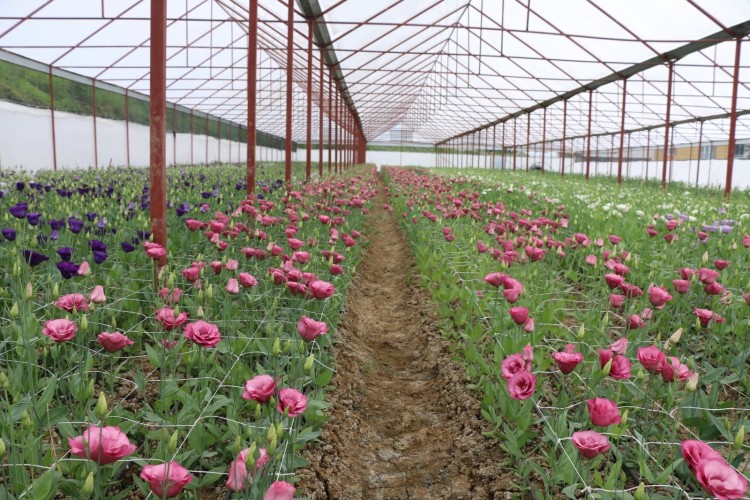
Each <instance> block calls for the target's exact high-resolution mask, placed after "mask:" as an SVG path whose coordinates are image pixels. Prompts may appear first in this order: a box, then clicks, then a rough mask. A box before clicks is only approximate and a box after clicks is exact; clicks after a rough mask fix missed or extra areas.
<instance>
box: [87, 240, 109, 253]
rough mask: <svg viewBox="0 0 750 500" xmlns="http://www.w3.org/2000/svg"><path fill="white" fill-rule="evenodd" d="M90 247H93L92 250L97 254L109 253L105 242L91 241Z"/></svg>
mask: <svg viewBox="0 0 750 500" xmlns="http://www.w3.org/2000/svg"><path fill="white" fill-rule="evenodd" d="M89 247H91V250H93V251H95V252H106V251H107V245H105V244H104V242H103V241H99V240H89Z"/></svg>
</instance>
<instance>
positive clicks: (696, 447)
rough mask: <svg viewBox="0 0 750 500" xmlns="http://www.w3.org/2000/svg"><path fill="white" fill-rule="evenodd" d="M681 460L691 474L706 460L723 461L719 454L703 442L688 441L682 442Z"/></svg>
mask: <svg viewBox="0 0 750 500" xmlns="http://www.w3.org/2000/svg"><path fill="white" fill-rule="evenodd" d="M681 449H682V458H684V459H685V463H686V464H687V466H688V467H689V468H690V470H691V471H693V473H695V468H696V467H697V466H698V464H699V463H700V462H703V461H706V460H724V457H722V456H721V453H719V452H718V451H716V450H714V449H713V448H711V447H710V446H709V445H707V444H706V443H704V442H703V441H698V440H694V439H688V440H685V441H683V442H682V445H681Z"/></svg>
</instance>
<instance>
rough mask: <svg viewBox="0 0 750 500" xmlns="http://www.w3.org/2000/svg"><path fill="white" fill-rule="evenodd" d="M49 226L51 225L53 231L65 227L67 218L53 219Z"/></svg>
mask: <svg viewBox="0 0 750 500" xmlns="http://www.w3.org/2000/svg"><path fill="white" fill-rule="evenodd" d="M49 227H51V228H52V230H53V231H59V230H60V229H64V228H65V219H52V220H50V221H49Z"/></svg>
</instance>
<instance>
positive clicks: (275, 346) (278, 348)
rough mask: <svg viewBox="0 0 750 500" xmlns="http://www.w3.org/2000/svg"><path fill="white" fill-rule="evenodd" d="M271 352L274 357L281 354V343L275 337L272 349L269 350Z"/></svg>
mask: <svg viewBox="0 0 750 500" xmlns="http://www.w3.org/2000/svg"><path fill="white" fill-rule="evenodd" d="M271 352H272V353H273V354H275V355H278V354H279V353H281V341H280V340H279V338H278V337H276V340H274V341H273V349H272V350H271Z"/></svg>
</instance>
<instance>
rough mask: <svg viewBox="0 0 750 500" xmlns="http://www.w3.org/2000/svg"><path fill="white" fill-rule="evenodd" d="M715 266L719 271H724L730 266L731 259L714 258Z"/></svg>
mask: <svg viewBox="0 0 750 500" xmlns="http://www.w3.org/2000/svg"><path fill="white" fill-rule="evenodd" d="M714 266H715V267H716V269H718V270H719V271H722V270H724V269H726V268H727V267H728V266H729V261H728V260H722V259H716V260H714Z"/></svg>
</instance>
